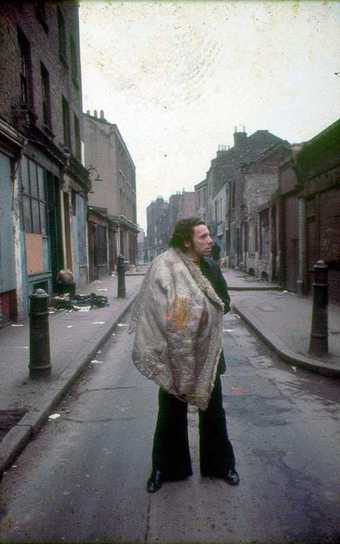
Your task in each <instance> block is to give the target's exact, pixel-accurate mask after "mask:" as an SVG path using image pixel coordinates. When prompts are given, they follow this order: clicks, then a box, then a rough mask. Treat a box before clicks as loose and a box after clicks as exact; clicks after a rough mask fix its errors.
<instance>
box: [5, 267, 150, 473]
mask: <svg viewBox="0 0 340 544" xmlns="http://www.w3.org/2000/svg"><path fill="white" fill-rule="evenodd" d="M142 281H143V271H142V272H141V273H139V272H138V271H137V272H136V273H131V274H127V275H126V298H117V280H116V277H112V276H107V277H105V278H104V279H102V280H100V281H99V280H96V281H94V282H92V283H90V284H89V285H87V286H86V287H85V288H81V289H79V290H77V294H89V293H96V294H97V295H105V296H107V297H108V301H109V305H108V306H105V307H103V308H94V309H91V310H89V311H67V310H54V309H53V308H52V307H51V308H50V315H49V330H50V350H51V365H52V370H51V374H50V376H49V377H39V378H34V379H32V378H30V376H29V368H28V363H29V323H28V320H26V321H25V322H22V323H15V324H12V325H8V326H6V327H4V328H2V329H0V346H1V350H0V383H1V395H0V415H2V416H3V418H4V417H5V418H6V415H7V414H8V413H9V411H12V410H22V411H25V412H26V413H25V415H24V416H23V417H22V418H21V419H20V420H19V421H18V423H17V424H16V425H14V426H13V427H12V428H11V429H10V430H9V432H7V434H5V436H4V437H3V439H2V440H1V441H0V478H1V474H2V473H3V472H4V471H5V470H6V469H7V468H8V467H9V466H10V465H11V464H12V462H13V460H14V459H15V458H16V456H17V455H18V454H19V453H20V451H21V450H22V449H23V448H24V447H25V445H26V444H27V442H28V441H29V440H30V439H31V438H32V437H33V436H34V435H35V434H36V433H37V432H38V431H39V429H40V428H41V426H42V425H43V424H44V423H45V422H46V421H47V419H48V417H49V416H50V414H51V413H53V411H54V410H55V409H56V407H57V405H58V403H59V402H60V400H61V399H62V398H63V397H64V396H65V394H66V392H67V391H68V389H69V388H70V387H71V385H72V384H73V383H74V381H75V380H76V379H77V377H78V376H79V375H80V373H81V372H82V371H83V370H84V369H85V367H86V366H87V365H88V364H91V361H93V363H92V364H95V361H96V360H97V358H100V355H98V351H100V347H101V345H102V344H103V343H104V342H105V341H106V340H107V339H108V338H109V337H110V335H111V334H113V330H114V329H115V327H117V326H124V325H125V324H124V315H125V314H126V313H127V311H128V310H129V308H130V306H131V304H132V303H133V301H134V299H135V297H136V296H137V294H138V291H139V288H140V285H141V283H142ZM0 423H1V419H0ZM0 431H1V428H0Z"/></svg>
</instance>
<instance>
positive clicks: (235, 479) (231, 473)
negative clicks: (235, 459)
mask: <svg viewBox="0 0 340 544" xmlns="http://www.w3.org/2000/svg"><path fill="white" fill-rule="evenodd" d="M224 480H225V481H226V482H227V484H229V485H238V484H239V483H240V477H239V475H238V472H237V471H236V470H235V469H234V468H230V469H229V470H228V472H227V475H226V476H225V478H224Z"/></svg>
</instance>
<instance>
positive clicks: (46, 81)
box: [40, 62, 52, 129]
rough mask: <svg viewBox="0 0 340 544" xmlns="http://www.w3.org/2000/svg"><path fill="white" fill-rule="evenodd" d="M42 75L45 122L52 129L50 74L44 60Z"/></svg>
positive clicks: (41, 68)
mask: <svg viewBox="0 0 340 544" xmlns="http://www.w3.org/2000/svg"><path fill="white" fill-rule="evenodd" d="M40 75H41V94H42V111H43V123H44V125H45V126H47V127H48V128H49V129H51V128H52V115H51V87H50V74H49V72H48V70H47V68H46V66H45V65H44V64H43V63H42V62H40Z"/></svg>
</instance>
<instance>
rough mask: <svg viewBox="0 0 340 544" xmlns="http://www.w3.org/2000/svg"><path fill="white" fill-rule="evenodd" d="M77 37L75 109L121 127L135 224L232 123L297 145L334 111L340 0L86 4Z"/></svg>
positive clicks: (225, 141) (212, 152) (201, 171)
mask: <svg viewBox="0 0 340 544" xmlns="http://www.w3.org/2000/svg"><path fill="white" fill-rule="evenodd" d="M80 40H81V62H82V80H83V109H84V111H86V110H90V111H91V113H93V110H98V114H99V111H100V110H104V112H105V118H106V119H107V120H108V121H110V122H111V123H115V124H117V125H118V127H119V130H120V132H121V134H122V136H123V139H124V141H125V143H126V145H127V147H128V149H129V152H130V154H131V156H132V158H133V161H134V163H135V166H136V183H137V220H138V223H139V225H140V226H141V227H142V228H146V207H147V206H148V205H149V204H150V202H151V201H153V200H155V199H156V198H157V197H158V196H163V198H165V199H166V200H167V199H168V198H169V196H170V195H171V194H174V193H176V192H178V191H180V192H182V190H186V191H193V190H194V185H196V184H197V183H199V182H201V181H203V180H204V179H205V176H206V172H207V171H208V170H209V167H210V163H211V160H212V159H213V158H214V157H215V156H216V151H217V149H218V146H219V145H226V146H228V145H233V133H234V130H235V127H238V129H239V130H242V128H243V127H245V130H246V132H247V134H248V135H251V134H252V133H254V132H255V131H256V130H260V129H261V130H263V129H267V130H269V131H270V132H272V133H273V134H275V135H277V136H279V137H281V138H283V139H285V140H288V141H289V142H291V143H297V142H302V141H306V140H309V139H310V138H312V137H313V136H315V135H316V134H317V133H319V132H321V131H322V130H323V129H325V128H326V127H327V126H328V125H330V124H332V123H333V122H334V121H336V120H337V119H338V118H339V117H340V75H335V74H336V73H337V72H340V2H327V1H320V2H319V1H309V0H305V1H302V2H299V1H289V0H288V1H281V2H280V1H277V0H276V1H274V2H270V1H264V2H262V1H257V0H251V1H249V2H247V1H244V0H241V1H221V0H220V1H214V0H205V1H189V0H186V1H175V2H167V1H152V2H151V1H148V2H144V1H123V2H119V1H115V0H113V1H103V2H99V1H86V0H82V1H81V3H80Z"/></svg>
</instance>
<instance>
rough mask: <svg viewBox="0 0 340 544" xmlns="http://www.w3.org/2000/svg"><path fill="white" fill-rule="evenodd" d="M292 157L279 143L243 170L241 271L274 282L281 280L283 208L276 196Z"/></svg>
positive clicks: (282, 144)
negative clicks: (281, 175) (287, 160)
mask: <svg viewBox="0 0 340 544" xmlns="http://www.w3.org/2000/svg"><path fill="white" fill-rule="evenodd" d="M289 155H290V146H289V144H288V143H287V142H282V141H280V142H278V143H275V144H273V145H272V146H271V147H269V148H267V149H266V150H265V151H264V152H263V153H261V154H260V155H258V157H257V158H256V159H255V160H253V161H252V162H250V163H248V164H247V165H246V166H244V167H242V175H243V187H244V189H243V207H242V223H241V262H240V268H241V269H242V270H245V271H246V272H248V273H250V274H253V275H256V276H257V277H259V278H262V279H266V280H271V281H278V280H279V277H280V268H281V260H280V257H281V254H280V244H279V229H278V225H279V221H280V215H279V214H280V208H279V204H278V200H277V198H276V197H277V194H278V190H279V171H280V165H281V164H282V162H283V160H285V158H286V157H287V156H289Z"/></svg>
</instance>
